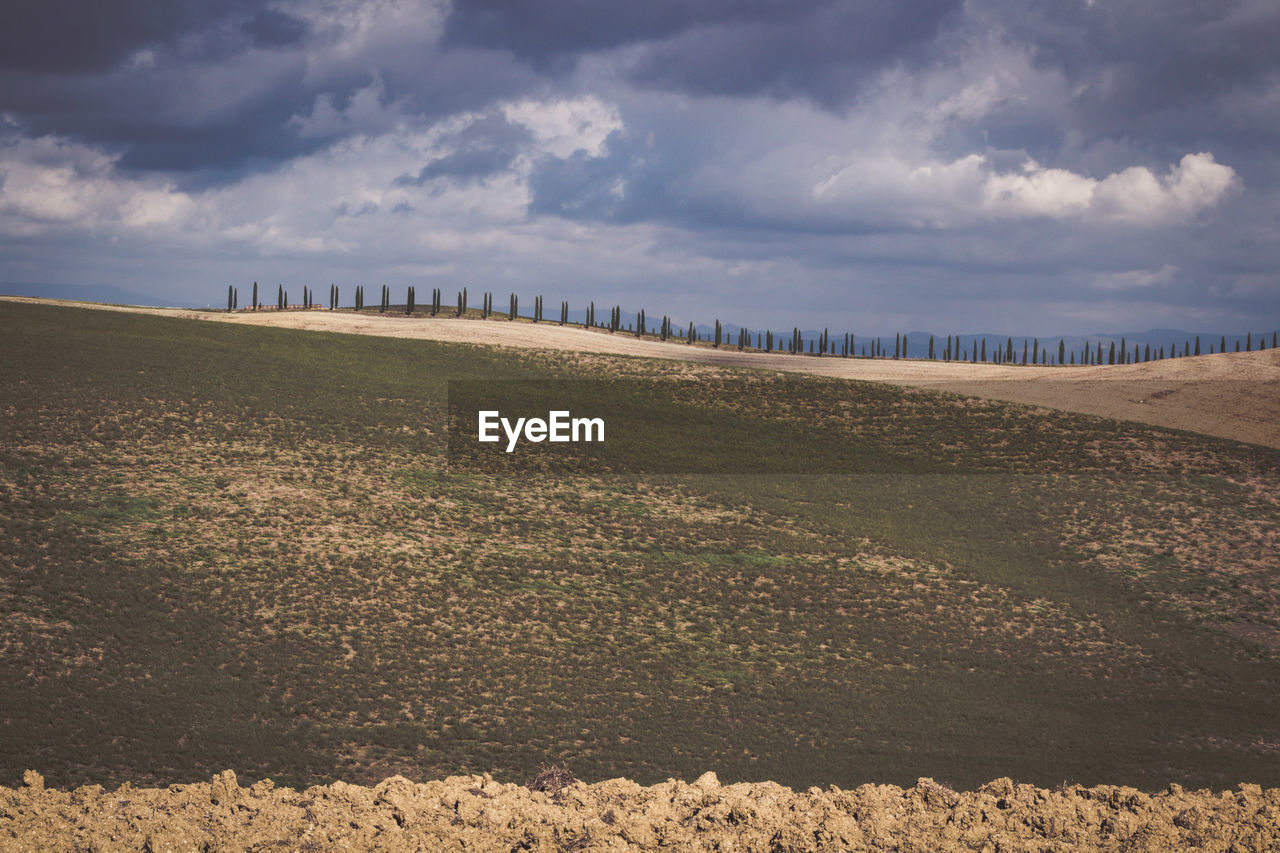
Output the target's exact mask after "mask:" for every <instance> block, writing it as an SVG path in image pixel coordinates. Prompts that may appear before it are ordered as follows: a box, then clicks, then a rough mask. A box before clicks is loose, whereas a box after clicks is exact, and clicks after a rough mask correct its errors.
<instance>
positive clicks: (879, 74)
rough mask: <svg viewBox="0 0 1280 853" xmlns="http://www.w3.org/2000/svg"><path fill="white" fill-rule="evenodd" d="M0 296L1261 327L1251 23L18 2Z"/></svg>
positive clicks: (752, 2) (1262, 240)
mask: <svg viewBox="0 0 1280 853" xmlns="http://www.w3.org/2000/svg"><path fill="white" fill-rule="evenodd" d="M12 20H13V22H14V23H13V24H11V25H10V26H9V27H7V28H6V30H5V32H4V33H3V34H0V247H2V248H0V281H9V282H43V283H48V284H87V283H94V284H98V283H102V284H110V285H114V286H118V287H122V288H126V289H129V290H133V291H137V292H141V293H146V294H151V295H155V296H157V298H159V297H164V298H167V299H171V300H175V301H185V302H188V303H191V304H205V303H213V304H215V305H216V304H218V300H219V298H220V295H221V294H224V293H225V290H226V287H227V286H228V285H235V286H238V287H240V288H241V294H242V300H243V299H244V298H245V296H244V295H245V293H246V291H245V288H246V286H247V285H248V284H249V282H251V281H254V280H257V281H260V282H263V283H264V284H265V286H267V287H268V288H271V289H272V290H274V288H275V286H276V284H277V283H283V284H285V285H286V286H288V287H290V288H295V287H296V288H300V287H301V286H302V285H303V284H306V285H309V286H312V287H316V288H319V289H321V290H324V289H327V286H328V284H329V283H330V282H336V283H338V284H339V285H340V286H344V287H346V288H347V289H348V290H349V289H350V287H351V286H352V285H354V284H357V283H359V284H365V285H367V286H370V285H371V286H375V287H376V286H378V285H381V284H384V283H385V284H389V285H391V286H392V287H393V288H395V289H397V290H399V291H400V292H403V289H404V288H405V287H407V286H408V285H414V286H415V287H416V288H417V289H418V292H419V294H421V293H422V292H423V291H424V290H426V291H429V289H430V288H432V287H441V288H443V289H444V290H445V291H446V293H450V292H452V290H456V289H459V288H461V287H463V286H466V287H468V288H469V289H470V290H471V291H472V292H480V291H493V292H495V293H497V294H499V295H500V301H502V300H505V294H506V293H507V292H509V291H515V292H517V293H520V294H521V295H522V297H524V301H527V302H530V303H531V302H532V297H533V296H534V295H535V294H540V295H544V296H545V297H546V298H547V300H548V301H549V302H551V303H554V304H558V303H559V301H560V300H569V301H570V303H571V304H573V305H574V306H575V307H578V306H579V305H581V304H585V302H586V301H587V300H595V301H596V303H597V304H598V305H602V304H607V305H612V304H620V305H622V306H623V307H624V308H625V309H626V310H628V311H634V310H637V309H639V308H644V309H645V310H646V311H647V312H648V313H649V314H650V315H659V314H671V315H673V316H675V317H677V318H683V321H684V322H687V321H688V320H694V321H696V322H700V323H706V322H710V321H711V320H712V319H713V318H717V317H718V318H721V319H723V320H725V321H727V322H731V323H735V324H741V325H745V326H754V327H765V326H768V327H787V328H790V327H791V326H792V325H798V326H801V327H815V328H816V327H821V326H830V327H833V328H843V329H854V330H858V329H865V330H867V331H868V332H869V333H876V334H879V333H882V332H883V331H886V330H894V329H932V330H936V331H938V332H939V333H942V334H946V333H951V332H955V333H961V334H972V333H979V332H985V333H995V334H1014V335H1023V334H1026V335H1032V334H1038V335H1041V336H1050V335H1063V334H1067V335H1072V334H1094V333H1113V332H1114V333H1118V332H1121V331H1132V330H1142V329H1152V328H1184V329H1196V330H1209V331H1215V332H1216V331H1222V332H1228V333H1230V332H1240V333H1244V332H1245V331H1249V330H1251V329H1252V330H1254V331H1262V330H1267V331H1269V330H1272V329H1275V328H1276V327H1278V326H1280V228H1277V225H1280V145H1277V142H1278V141H1280V53H1278V52H1277V51H1276V50H1275V49H1274V45H1275V44H1276V43H1277V36H1280V9H1277V8H1276V7H1275V6H1274V4H1270V3H1264V2H1237V3H1224V4H1198V3H1170V2H1163V3H1109V2H1106V0H1088V2H1079V3H1051V4H1022V3H1012V2H1008V0H972V1H971V2H954V1H953V0H936V2H930V3H925V4H910V5H908V4H881V3H872V2H863V1H862V0H857V1H856V2H838V1H837V0H831V1H830V2H793V1H792V0H787V2H783V0H748V1H747V2H703V3H670V2H653V3H648V4H640V5H631V4H625V5H623V4H611V3H598V2H597V3H591V2H586V0H536V2H524V3H516V4H508V3H499V2H453V3H449V2H394V1H392V2H374V3H355V2H344V0H288V1H287V2H276V3H271V4H261V3H250V2H244V0H240V2H231V3H226V2H223V3H210V2H206V0H185V2H175V3H168V4H163V8H157V7H156V6H155V5H154V4H148V3H143V2H141V0H126V2H122V3H116V4H110V6H100V5H97V4H85V3H79V2H75V0H59V2H49V0H45V2H39V3H36V2H27V0H24V2H20V3H18V9H17V11H16V13H15V14H14V15H13V16H12Z"/></svg>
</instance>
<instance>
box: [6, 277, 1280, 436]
mask: <svg viewBox="0 0 1280 853" xmlns="http://www.w3.org/2000/svg"><path fill="white" fill-rule="evenodd" d="M0 299H9V300H15V301H24V302H41V303H48V304H63V305H71V306H78V307H85V308H99V309H108V310H121V311H138V312H144V313H149V314H159V315H163V316H168V317H184V318H190V319H198V320H207V321H215V322H234V323H250V324H254V325H260V326H277V327H282V328H292V329H312V330H318V331H328V332H341V333H347V334H361V335H380V336H386V337H398V338H421V339H429V340H437V341H451V342H456V343H466V344H480V345H487V346H503V347H520V348H526V349H542V350H560V351H572V352H580V353H600V354H608V355H628V356H642V357H648V358H667V359H678V360H685V361H696V362H701V363H705V364H717V365H723V366H732V367H757V368H765V369H769V370H783V371H790V372H798V373H809V374H814V375H818V376H835V377H841V378H845V379H862V380H868V381H873V382H888V383H893V384H897V385H912V386H918V387H923V388H932V389H937V390H942V391H951V392H954V393H957V394H966V395H970V396H975V397H986V398H989V399H996V400H1008V401H1010V402H1015V403H1023V404H1026V405H1033V406H1043V407H1046V408H1051V409H1062V410H1066V411H1072V412H1082V413H1084V414H1091V415H1100V416H1102V417H1107V418H1116V419H1120V420H1132V421H1139V422H1141V423H1147V424H1154V425H1156V426H1165V427H1172V428H1174V429H1184V430H1189V431H1192V432H1200V433H1205V434H1207V435H1215V436H1219V437H1222V438H1231V439H1235V440H1237V441H1245V442H1249V443H1251V444H1261V445H1266V446H1268V447H1276V448H1280V350H1278V349H1267V350H1263V351H1260V352H1249V353H1219V354H1217V355H1202V356H1195V357H1191V358H1175V359H1165V360H1163V361H1156V362H1148V363H1145V364H1130V365H1101V366H1094V367H1019V366H1014V365H994V364H967V363H966V364H962V363H957V362H951V363H945V362H940V361H924V360H914V359H913V360H910V361H905V360H904V361H894V360H892V359H862V358H858V359H843V358H810V357H797V356H792V355H784V354H779V353H772V354H766V353H759V352H738V351H737V349H736V348H732V347H725V348H721V349H712V348H710V347H706V346H697V347H691V346H688V345H687V344H677V343H662V342H660V341H655V340H640V339H637V338H635V337H633V336H631V335H629V334H622V333H620V334H613V335H611V334H608V333H606V332H601V331H595V330H593V331H588V330H586V329H582V328H581V327H570V326H558V325H554V324H551V323H539V324H533V323H529V322H515V323H511V322H505V321H499V320H488V321H483V320H478V319H467V320H461V321H459V320H456V319H445V318H431V317H422V316H414V317H406V316H404V315H402V314H376V313H364V314H354V313H348V312H329V311H319V310H312V311H284V312H280V311H274V310H273V311H256V312H253V311H239V312H235V313H231V314H228V313H226V312H213V311H192V310H184V309H172V308H141V307H129V306H113V305H101V304H98V303H85V302H67V301H61V300H46V299H32V298H27V297H0Z"/></svg>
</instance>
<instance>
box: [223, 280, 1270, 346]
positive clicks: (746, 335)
mask: <svg viewBox="0 0 1280 853" xmlns="http://www.w3.org/2000/svg"><path fill="white" fill-rule="evenodd" d="M340 297H341V292H340V289H339V288H338V286H337V285H336V284H330V285H329V303H328V307H329V310H330V311H336V310H338V309H339V307H340V305H339V302H340ZM442 299H443V291H442V290H441V289H440V288H438V287H437V288H433V289H432V291H431V303H430V308H429V311H430V314H431V316H433V317H435V316H438V315H439V314H440V312H441V305H442ZM239 303H240V292H239V288H237V287H235V286H233V285H228V286H227V310H228V311H235V310H238V308H239ZM467 304H468V297H467V288H465V287H464V288H463V289H462V290H460V291H459V292H458V300H457V311H456V313H455V315H454V316H457V317H462V316H464V315H465V314H466V313H467ZM302 306H303V308H304V309H311V308H314V307H315V292H314V291H313V290H312V289H311V288H309V287H306V286H304V287H303V289H302ZM288 307H289V292H288V291H287V290H285V288H284V285H283V284H282V285H280V286H279V287H278V288H277V291H276V310H277V311H283V310H286V309H287V308H288ZM354 307H355V310H356V311H363V310H364V309H365V296H364V286H363V285H357V286H356V289H355V299H354ZM249 308H250V310H254V311H257V310H261V309H262V303H261V302H259V300H258V283H257V282H256V281H255V282H254V283H253V290H252V296H251V301H250V304H249ZM416 308H417V300H416V291H415V289H414V287H413V286H410V287H409V289H408V293H407V297H406V301H405V314H408V315H412V314H413V313H414V311H415V310H416ZM390 309H391V288H390V286H388V285H385V284H384V285H382V287H381V290H380V293H379V300H378V311H379V313H386V312H387V311H388V310H390ZM519 309H520V297H519V296H518V295H517V294H515V293H512V294H511V295H510V297H509V302H508V308H507V312H506V313H507V319H508V320H515V319H516V318H517V317H518V316H519ZM493 313H494V312H493V294H492V293H485V294H484V296H483V301H482V307H481V309H480V316H481V317H482V318H484V319H487V318H489V317H490V316H492V315H493ZM530 319H531V320H532V321H533V322H535V323H539V322H542V321H543V319H544V316H543V299H542V297H541V296H537V297H535V298H534V308H533V314H532V316H531V318H530ZM559 324H560V325H561V326H565V325H569V324H570V321H569V303H568V302H567V301H564V302H561V303H560V318H559ZM582 325H583V326H584V327H585V328H601V329H604V330H606V331H608V332H610V333H614V332H619V331H622V329H623V323H622V306H620V305H615V306H614V307H613V308H611V309H610V311H609V321H608V323H606V324H603V325H602V324H598V323H597V322H596V305H595V302H594V301H592V302H591V303H590V304H589V305H588V307H587V311H586V316H585V318H584V320H583V323H582ZM626 328H627V331H633V332H634V334H635V335H636V337H643V336H645V335H648V334H650V333H652V334H653V335H654V336H655V337H657V338H658V339H659V340H663V341H667V340H672V339H682V340H684V341H685V342H686V343H689V344H694V343H698V342H701V341H702V338H701V336H700V335H699V333H698V331H697V329H696V327H695V326H694V324H693V323H692V322H690V323H689V327H688V329H687V330H679V329H677V328H676V327H675V326H674V324H673V323H672V321H671V318H670V317H668V316H666V315H663V317H662V321H661V323H660V325H659V326H658V327H657V328H656V329H652V330H651V329H650V328H649V325H648V321H647V318H646V315H645V311H644V309H643V308H642V309H640V311H639V312H638V313H637V315H636V322H635V325H634V326H632V325H630V324H628V325H627V327H626ZM753 334H754V337H755V340H754V347H753V345H752V344H753V342H752V336H753ZM1277 338H1278V335H1277V333H1276V332H1272V334H1271V347H1272V348H1275V347H1276V346H1277V344H1278V343H1280V341H1278V340H1277ZM706 340H707V342H708V343H710V344H711V346H712V347H716V348H718V347H720V346H721V345H722V344H725V343H727V340H726V338H725V329H724V326H723V324H721V322H720V320H719V319H716V320H715V325H714V327H713V329H712V332H711V334H710V335H708V337H707V339H706ZM734 344H735V345H736V347H737V348H738V349H739V350H746V349H752V348H754V349H757V350H760V351H763V352H775V351H777V352H782V351H784V350H785V351H786V352H788V353H791V354H796V355H799V354H804V353H806V339H805V338H804V335H803V334H802V333H801V331H800V329H799V328H798V327H793V328H792V331H791V336H790V338H789V339H788V340H787V341H786V343H785V345H784V344H783V343H782V338H781V336H775V334H774V332H773V331H771V330H770V331H763V332H761V331H757V332H754V333H753V332H752V331H751V330H750V329H747V328H740V329H739V330H738V336H737V339H736V341H735V342H734ZM868 346H869V347H870V350H868ZM907 347H908V338H907V335H906V334H905V333H899V334H895V335H894V342H893V356H892V357H893V358H894V359H903V358H907ZM1258 348H1259V349H1266V348H1267V340H1266V337H1265V336H1259V338H1258ZM1180 349H1181V352H1179V350H1180ZM1253 349H1254V343H1253V333H1252V332H1249V333H1247V334H1246V337H1245V344H1244V350H1245V351H1246V352H1252V351H1253ZM1226 350H1227V338H1226V336H1225V335H1223V336H1221V337H1220V339H1219V341H1218V342H1217V345H1216V346H1215V345H1214V343H1213V342H1210V344H1209V348H1208V351H1209V353H1210V354H1212V353H1215V352H1226ZM1235 351H1236V352H1240V351H1241V347H1240V341H1239V340H1238V339H1237V340H1236V342H1235ZM1202 352H1203V350H1202V348H1201V342H1200V337H1199V336H1198V335H1197V336H1196V337H1195V339H1194V343H1193V342H1192V340H1186V341H1183V342H1182V346H1181V347H1179V345H1178V342H1177V341H1170V343H1169V347H1168V348H1167V349H1166V348H1165V347H1164V346H1162V345H1161V346H1157V347H1155V348H1154V349H1153V348H1152V345H1151V344H1150V343H1145V344H1136V343H1135V344H1134V345H1133V348H1132V350H1130V348H1129V345H1128V342H1127V341H1126V340H1125V338H1123V337H1122V338H1121V339H1120V343H1119V346H1118V347H1117V345H1116V343H1115V341H1111V342H1110V344H1109V345H1108V347H1107V348H1106V350H1105V352H1104V348H1103V344H1102V342H1098V343H1097V344H1096V346H1091V345H1089V344H1085V345H1084V346H1083V347H1082V348H1081V350H1080V351H1079V352H1076V351H1074V350H1072V351H1070V352H1068V350H1067V348H1066V341H1064V340H1059V341H1058V347H1057V353H1056V357H1055V355H1054V354H1053V353H1051V352H1050V349H1049V347H1047V346H1045V347H1041V345H1040V341H1039V339H1038V338H1032V339H1031V341H1030V342H1028V341H1027V340H1026V339H1023V342H1022V352H1021V358H1019V354H1018V353H1017V352H1015V348H1014V343H1013V338H1012V337H1008V338H1006V340H1005V342H1004V345H1003V346H1000V345H997V346H995V347H994V348H993V349H992V350H991V352H990V354H988V350H987V339H986V338H985V337H984V338H981V339H978V340H975V341H973V342H972V346H967V347H962V344H961V341H960V337H959V336H958V335H956V336H952V335H947V337H946V341H945V343H944V344H942V345H941V347H939V346H938V342H937V341H936V339H935V337H934V336H933V335H930V336H929V341H928V355H927V356H926V358H927V359H929V360H938V359H941V360H943V361H966V362H971V363H974V364H977V363H987V362H988V361H989V362H990V363H993V364H1023V365H1027V364H1031V365H1048V364H1058V365H1062V364H1072V365H1075V364H1080V365H1097V364H1136V363H1141V362H1147V361H1152V360H1160V359H1165V358H1176V357H1178V356H1179V355H1181V356H1184V357H1185V356H1190V355H1193V354H1194V355H1201V354H1202ZM807 354H809V355H818V356H838V357H842V358H850V357H864V358H867V357H869V358H888V357H889V355H888V349H887V348H886V346H885V344H884V342H883V341H882V340H881V339H879V338H875V339H873V340H872V341H871V342H870V343H869V344H868V343H863V344H862V346H861V349H860V350H857V351H855V340H854V337H853V333H851V332H845V333H843V334H842V335H839V336H837V337H833V336H832V335H831V332H830V329H823V330H822V332H821V333H820V334H819V336H818V338H817V340H816V341H815V340H813V339H809V340H808V346H807Z"/></svg>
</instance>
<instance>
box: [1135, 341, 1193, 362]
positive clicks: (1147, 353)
mask: <svg viewBox="0 0 1280 853" xmlns="http://www.w3.org/2000/svg"><path fill="white" fill-rule="evenodd" d="M1199 354H1200V353H1198V352H1197V353H1196V355H1199ZM1142 360H1143V361H1144V362H1147V361H1151V344H1147V346H1146V348H1145V349H1144V350H1143V351H1142Z"/></svg>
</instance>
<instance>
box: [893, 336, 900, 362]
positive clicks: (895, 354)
mask: <svg viewBox="0 0 1280 853" xmlns="http://www.w3.org/2000/svg"><path fill="white" fill-rule="evenodd" d="M901 350H902V335H901V334H900V333H898V332H894V334H893V358H894V360H895V361H896V360H897V359H898V356H899V353H900V352H901Z"/></svg>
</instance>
